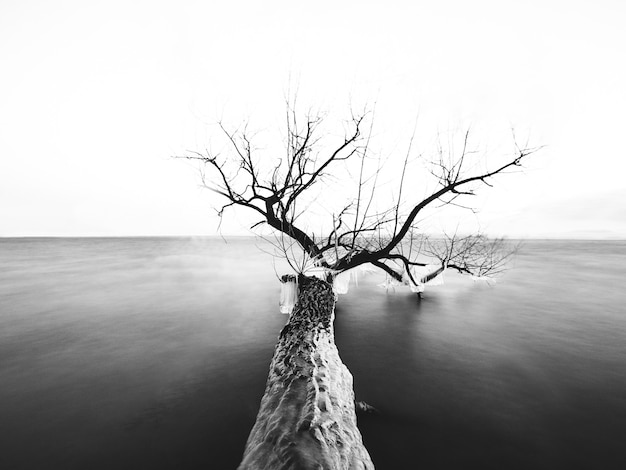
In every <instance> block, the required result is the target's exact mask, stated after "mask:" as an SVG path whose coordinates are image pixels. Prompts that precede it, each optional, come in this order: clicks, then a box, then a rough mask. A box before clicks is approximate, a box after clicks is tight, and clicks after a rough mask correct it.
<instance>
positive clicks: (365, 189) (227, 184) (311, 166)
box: [182, 107, 538, 281]
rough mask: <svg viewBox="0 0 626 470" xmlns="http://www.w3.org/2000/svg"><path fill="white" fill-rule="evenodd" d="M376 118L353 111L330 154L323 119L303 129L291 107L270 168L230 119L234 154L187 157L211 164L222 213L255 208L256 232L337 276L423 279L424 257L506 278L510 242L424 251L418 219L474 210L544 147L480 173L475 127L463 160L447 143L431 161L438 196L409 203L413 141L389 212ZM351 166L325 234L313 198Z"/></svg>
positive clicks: (308, 120) (471, 239) (448, 242)
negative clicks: (312, 223) (376, 154)
mask: <svg viewBox="0 0 626 470" xmlns="http://www.w3.org/2000/svg"><path fill="white" fill-rule="evenodd" d="M368 117H369V113H367V112H365V113H360V114H358V115H354V114H353V115H352V116H351V118H350V120H349V121H348V122H347V124H348V125H347V126H346V129H345V134H344V136H343V137H342V139H341V140H340V142H338V143H337V144H336V145H335V146H334V147H332V148H330V150H328V149H324V148H322V146H321V145H320V146H319V147H320V148H318V144H319V143H320V141H321V139H322V136H320V135H319V127H320V124H321V123H322V122H323V117H322V116H320V115H314V116H311V115H308V116H305V119H304V122H302V123H300V122H299V119H298V118H299V116H298V114H297V112H296V110H294V109H293V108H291V107H288V109H287V139H286V140H287V145H286V152H285V153H284V154H282V155H274V156H273V158H274V160H273V163H272V165H270V166H269V167H268V165H267V164H266V161H261V160H263V159H260V158H259V157H258V156H257V155H256V154H255V150H256V149H255V147H254V144H253V141H254V135H251V134H250V132H249V131H248V129H247V126H244V127H243V128H241V129H237V130H234V131H231V130H228V129H227V128H226V127H225V126H224V125H223V124H222V123H221V122H220V123H219V128H220V131H221V132H222V134H223V136H224V137H225V138H226V139H227V141H228V143H229V146H230V149H227V150H228V151H229V153H228V155H227V156H225V157H221V155H219V154H215V153H212V152H211V151H209V150H205V151H204V152H198V151H190V152H188V153H187V154H186V155H184V156H183V157H182V158H187V159H191V160H197V161H199V162H201V163H202V164H204V165H205V171H204V173H203V183H204V186H205V187H206V188H208V189H210V190H211V191H213V192H215V193H216V194H219V195H220V196H222V197H223V199H224V201H225V202H224V204H223V205H221V206H220V207H219V209H218V211H217V213H218V215H219V216H220V217H222V216H223V215H224V212H225V210H226V209H228V208H229V207H233V206H241V207H245V208H247V209H248V210H250V211H254V212H255V213H256V214H258V216H259V219H260V220H259V222H258V223H257V224H255V225H254V226H253V227H255V226H258V225H261V224H266V225H268V226H269V227H271V228H272V229H274V230H276V231H278V232H280V233H281V234H283V235H286V236H287V237H289V238H291V239H292V240H294V241H295V242H297V243H298V244H299V246H300V247H301V248H302V250H303V251H304V252H305V253H306V255H307V256H308V257H310V259H311V260H313V262H314V263H315V264H316V265H318V266H323V267H325V268H327V269H328V270H329V271H330V272H332V273H335V274H336V273H340V272H342V271H346V270H348V269H352V268H355V267H357V266H359V265H362V264H364V263H371V264H373V265H374V266H376V267H378V268H380V269H382V270H383V271H385V272H386V273H387V274H389V275H390V276H391V277H393V278H394V279H396V280H397V281H407V280H411V281H418V280H412V279H410V277H411V269H410V268H411V266H426V264H428V262H427V261H424V260H422V259H420V257H422V258H423V257H424V256H430V257H432V256H434V257H435V258H436V259H438V260H439V262H441V264H442V267H444V268H452V269H456V270H457V271H459V272H460V273H464V274H471V275H475V276H485V275H492V274H496V273H498V272H500V271H501V270H502V267H503V265H504V262H505V261H506V259H507V258H508V257H509V256H510V254H511V253H510V251H509V250H507V249H506V247H505V244H504V243H503V241H502V240H489V239H488V238H487V237H485V236H483V235H480V234H475V235H471V236H464V237H459V236H457V235H456V234H455V235H454V236H452V237H450V236H446V237H445V238H444V239H443V240H442V243H438V244H437V243H433V241H432V240H431V241H429V242H428V243H424V240H423V239H422V240H420V243H419V245H421V247H420V246H416V243H415V242H416V239H417V238H420V237H423V235H421V236H419V237H417V238H416V234H418V233H419V225H418V224H419V222H420V220H419V219H418V216H419V215H420V214H421V213H422V212H423V211H425V210H426V209H429V208H437V209H443V208H444V207H445V206H456V207H466V208H468V209H470V210H473V209H472V207H471V205H467V203H466V202H465V201H466V200H469V199H471V197H472V196H474V195H475V194H476V191H477V190H478V189H479V188H480V186H486V187H490V186H491V180H492V179H494V177H496V176H498V175H501V174H504V173H508V172H511V171H512V170H515V169H516V168H519V167H520V166H521V164H522V161H523V160H524V159H525V158H526V157H527V156H528V155H530V154H532V153H533V152H535V151H536V150H538V149H537V148H530V147H523V148H520V147H519V146H517V144H516V143H515V150H514V153H513V154H512V155H511V156H510V158H508V159H507V160H505V161H504V162H502V163H501V164H500V165H499V166H496V167H495V168H492V169H488V170H485V171H478V172H476V171H474V172H472V167H471V166H470V165H469V162H470V160H471V158H470V157H472V156H473V154H475V153H476V150H472V149H471V148H470V132H469V131H467V132H466V133H464V135H463V138H462V146H461V149H460V150H459V151H458V154H454V153H453V150H452V149H450V148H448V149H444V148H443V146H441V145H440V146H439V147H438V150H437V154H436V155H435V158H432V159H430V160H429V163H430V164H431V168H430V169H429V171H430V174H431V175H432V177H433V179H434V180H435V181H437V187H436V188H435V190H434V191H433V192H432V193H431V194H429V195H428V196H427V197H425V198H423V199H421V200H415V201H406V199H407V198H406V186H407V180H406V179H407V165H408V164H409V160H410V158H411V147H412V144H413V142H412V141H413V139H411V142H410V144H409V149H408V151H407V152H406V154H405V156H404V159H403V162H402V165H400V166H399V167H398V168H399V169H400V174H399V175H398V178H397V180H396V185H397V193H396V197H395V199H394V200H393V201H391V202H390V203H389V205H388V206H386V207H381V205H380V203H379V202H380V201H378V200H377V196H378V194H377V182H378V180H379V178H380V170H381V165H378V166H376V167H375V168H374V171H373V172H371V173H370V174H366V172H365V171H366V166H367V165H368V163H371V161H372V160H375V159H373V158H372V157H371V156H370V153H371V151H370V140H371V136H372V127H371V121H372V119H369V121H370V122H367V120H368V119H367V118H368ZM364 129H365V130H364ZM323 150H326V153H323V152H322V151H323ZM368 160H369V161H368ZM375 163H380V162H379V161H375ZM349 164H351V168H352V169H355V168H356V173H357V174H358V176H356V177H355V185H354V194H351V195H349V196H348V197H347V199H346V200H345V202H344V204H343V205H342V206H341V207H340V208H339V209H338V210H337V211H336V212H334V213H329V214H328V219H329V223H330V229H327V233H326V234H324V233H322V228H321V227H316V229H317V233H316V232H315V229H311V227H309V226H308V224H306V223H304V224H303V225H301V224H300V220H301V219H302V216H303V215H305V214H306V212H307V210H309V209H310V207H308V206H307V197H308V196H309V193H311V192H312V190H313V189H315V188H316V187H319V186H320V185H321V184H323V183H326V186H325V189H326V190H328V191H331V192H332V191H334V188H333V185H332V184H328V183H329V182H328V180H329V178H330V177H331V176H332V175H334V174H336V173H337V168H341V169H342V170H345V169H346V168H349V167H348V165H349ZM331 183H332V182H331ZM343 185H344V182H339V183H338V186H343ZM462 202H463V204H462ZM435 245H436V246H435ZM426 248H428V249H426ZM407 278H408V279H407Z"/></svg>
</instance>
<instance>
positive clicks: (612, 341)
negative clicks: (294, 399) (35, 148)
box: [0, 238, 626, 469]
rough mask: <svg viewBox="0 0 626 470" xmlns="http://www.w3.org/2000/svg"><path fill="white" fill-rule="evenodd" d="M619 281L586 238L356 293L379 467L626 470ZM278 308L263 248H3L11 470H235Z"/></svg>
mask: <svg viewBox="0 0 626 470" xmlns="http://www.w3.org/2000/svg"><path fill="white" fill-rule="evenodd" d="M277 269H278V271H279V272H282V268H281V267H278V268H277ZM624 279H626V242H578V241H567V242H565V241H549V242H548V241H537V242H527V243H526V244H525V246H524V248H523V250H522V252H521V253H520V254H519V256H518V257H517V258H516V261H515V266H513V267H512V269H511V270H510V271H509V272H508V273H507V275H506V276H505V277H504V278H503V279H502V280H501V282H499V283H498V284H497V285H496V286H495V287H489V286H486V285H482V284H481V285H476V284H473V283H472V282H471V281H469V280H466V279H464V278H459V277H455V276H448V278H447V279H446V285H444V286H441V287H437V288H432V289H430V290H427V291H426V294H425V297H424V298H423V299H422V300H421V301H418V300H417V299H416V298H415V297H414V296H412V295H410V294H409V293H408V292H406V291H398V292H396V293H395V294H394V293H389V294H386V293H385V291H384V290H382V289H381V288H379V287H376V284H377V283H378V282H380V278H377V277H376V276H373V277H371V278H367V279H361V281H360V283H359V287H358V288H357V289H354V288H353V289H352V290H351V292H350V294H348V295H347V296H343V297H341V299H340V303H339V304H338V306H337V319H336V323H335V327H336V336H337V344H338V347H339V350H340V354H341V356H342V358H343V360H344V362H345V363H346V364H347V365H348V367H349V368H350V370H351V371H352V373H353V375H354V378H355V391H356V394H357V398H358V399H359V400H365V401H366V402H368V403H369V404H371V405H373V406H375V407H376V408H378V409H379V411H380V413H379V414H376V415H364V416H360V417H359V427H360V428H361V431H362V433H363V437H364V440H365V443H366V446H367V447H368V449H369V451H370V453H371V455H372V458H373V460H374V463H375V464H376V466H377V468H378V469H396V468H418V467H419V468H428V469H438V468H441V469H443V468H473V467H477V468H478V467H480V468H520V469H521V468H545V469H555V468H605V469H606V468H620V469H621V468H624V462H626V449H624V450H623V449H622V447H623V443H624V442H626V342H625V339H626V312H625V310H626V309H625V308H624V305H626V291H625V290H624V289H623V288H622V286H621V283H622V281H623V280H624ZM278 293H279V285H278V281H277V279H276V275H275V272H274V267H273V264H272V260H271V258H270V257H268V256H267V255H266V254H264V253H263V251H261V250H259V249H258V247H257V246H255V243H254V242H253V241H251V240H250V239H237V238H235V239H231V240H229V243H228V244H225V243H224V242H223V241H222V240H221V239H217V238H215V239H214V238H203V239H184V238H139V239H4V240H1V239H0V468H2V469H31V468H32V469H38V468H64V469H78V468H81V469H83V468H90V469H110V468H117V469H124V468H129V469H130V468H133V469H134V468H151V469H180V468H185V469H195V468H204V469H206V468H215V469H229V468H235V467H236V466H237V464H238V463H239V460H240V458H241V454H242V452H243V447H244V445H245V441H246V438H247V435H248V433H249V431H250V428H251V427H252V424H253V423H254V419H255V417H256V412H257V409H258V404H259V401H260V398H261V396H262V394H263V390H264V385H265V379H266V377H267V369H268V365H269V361H270V359H271V356H272V352H273V347H274V344H275V342H276V338H277V335H278V332H279V330H280V328H281V327H282V325H283V324H284V322H285V319H286V317H285V316H283V315H280V314H279V313H278V308H277V302H278Z"/></svg>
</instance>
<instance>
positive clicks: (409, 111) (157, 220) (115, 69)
mask: <svg viewBox="0 0 626 470" xmlns="http://www.w3.org/2000/svg"><path fill="white" fill-rule="evenodd" d="M625 13H626V3H624V2H622V1H617V0H616V1H610V0H595V1H593V2H592V1H571V0H570V1H549V0H542V1H523V2H522V1H517V2H513V1H502V0H500V1H472V2H468V1H464V0H458V1H436V2H435V1H428V2H426V1H424V2H419V1H415V2H409V1H406V2H393V1H386V2H368V1H358V2H356V1H355V2H348V1H342V2H339V1H336V2H320V1H316V2H294V1H285V2H277V1H264V2H253V1H228V2H214V1H206V0H203V1H181V0H178V1H171V2H170V1H158V0H151V1H145V2H144V1H129V0H126V1H113V0H108V1H106V2H105V1H100V2H96V1H85V0H82V1H29V0H19V1H12V0H2V2H0V66H1V73H0V236H81V235H88V236H93V235H104V236H111V235H115V236H117V235H213V234H216V227H217V218H216V216H215V215H214V211H212V209H211V207H212V199H213V198H214V195H213V194H211V193H208V192H206V191H202V190H201V189H200V188H199V184H198V183H199V178H198V174H197V172H196V171H195V170H194V169H193V168H192V167H191V166H190V165H188V164H187V163H186V162H182V161H178V160H174V159H171V158H170V156H171V155H174V154H179V153H181V152H182V151H184V150H185V149H189V148H203V147H205V146H206V145H208V144H209V142H210V136H211V134H212V132H214V126H213V123H214V122H215V121H216V120H217V119H219V118H224V119H225V120H226V121H230V122H233V123H237V122H238V121H239V120H240V119H241V118H251V119H252V120H253V121H255V120H256V121H257V122H258V123H259V126H260V127H262V124H267V126H268V127H272V126H277V125H280V124H281V123H282V120H281V116H282V115H281V112H282V110H283V105H284V95H285V91H286V89H287V88H288V86H289V84H290V83H297V84H298V86H299V90H300V91H299V100H300V102H306V103H308V104H313V105H315V106H317V107H321V108H325V109H333V110H334V109H335V108H343V109H347V104H348V103H349V102H351V101H354V100H356V101H357V102H358V101H362V100H369V101H370V102H373V101H376V103H377V105H376V106H377V113H378V114H377V116H380V117H377V119H378V121H379V122H382V123H383V129H387V130H389V129H396V130H400V131H405V130H408V131H410V126H407V123H409V122H412V120H413V119H414V116H415V115H416V113H417V112H418V111H419V115H420V121H419V124H418V125H419V126H422V129H423V130H425V131H430V130H433V131H436V130H437V129H441V128H442V127H444V128H446V126H447V127H450V126H456V125H458V124H459V123H461V124H466V123H478V124H477V125H478V128H479V129H481V132H482V134H483V136H485V135H487V136H488V135H489V134H490V133H491V132H492V131H493V133H494V134H495V133H497V132H500V131H501V130H502V129H508V128H509V127H511V126H514V127H515V128H516V129H518V130H519V131H520V132H522V133H524V135H526V134H528V133H530V136H531V142H532V143H533V144H544V145H547V147H546V148H545V150H543V151H542V152H541V153H540V154H538V155H537V156H536V157H534V158H533V159H532V160H531V161H529V163H528V165H527V168H526V170H525V172H524V173H523V174H519V175H517V174H516V175H511V176H506V177H504V179H500V180H498V181H497V182H496V187H495V188H494V189H490V193H489V197H488V198H487V199H485V200H484V201H483V202H481V205H482V206H481V213H480V217H481V224H482V227H483V228H484V229H485V230H486V231H487V232H489V233H492V234H508V235H509V236H513V237H518V236H529V237H568V238H572V237H577V238H615V237H621V238H626V184H624V170H626V151H625V150H624V149H625V147H626V146H625V145H624V132H625V130H626V112H625V110H626V86H624V84H625V83H626V28H624V24H625V22H626V15H625ZM290 77H291V78H290ZM231 215H232V217H230V219H229V220H228V222H227V223H225V224H224V226H223V227H222V229H223V232H225V233H242V232H241V224H244V223H246V222H247V220H245V217H240V216H238V215H236V214H234V213H231Z"/></svg>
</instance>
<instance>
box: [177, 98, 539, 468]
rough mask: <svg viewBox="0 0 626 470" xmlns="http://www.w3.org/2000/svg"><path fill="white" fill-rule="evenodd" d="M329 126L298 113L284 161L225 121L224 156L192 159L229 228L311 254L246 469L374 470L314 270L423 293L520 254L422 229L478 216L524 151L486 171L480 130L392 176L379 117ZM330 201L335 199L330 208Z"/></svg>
mask: <svg viewBox="0 0 626 470" xmlns="http://www.w3.org/2000/svg"><path fill="white" fill-rule="evenodd" d="M324 123H325V118H324V116H322V115H321V114H315V113H309V114H307V115H305V116H304V117H303V118H301V116H300V115H299V114H298V113H297V111H296V110H295V109H294V107H293V106H287V112H286V136H285V144H286V145H285V150H284V152H282V153H280V154H278V155H277V154H270V153H268V151H267V149H265V148H262V147H261V146H258V144H257V143H256V142H258V140H257V137H258V136H257V135H256V134H254V133H252V132H250V131H249V129H248V126H247V125H244V126H242V127H241V128H238V129H235V130H230V129H228V128H227V127H226V126H225V125H224V124H223V123H221V122H220V123H219V129H220V131H219V132H220V134H221V136H222V137H223V138H224V141H225V146H224V147H223V149H222V151H223V152H225V156H222V155H221V153H220V152H219V151H218V152H213V151H211V150H208V149H207V150H205V151H204V152H198V151H190V152H188V153H187V154H185V155H183V156H182V157H181V158H187V159H190V160H195V161H199V162H200V163H201V164H202V167H203V183H204V186H205V187H206V188H208V189H210V190H211V191H213V192H214V193H216V194H218V195H219V196H220V197H221V199H222V201H223V204H222V205H220V206H219V208H218V210H217V213H218V215H219V216H220V217H222V216H223V215H224V212H225V210H226V209H228V208H230V207H237V206H238V207H243V208H246V209H247V210H248V211H250V212H251V213H254V214H256V215H257V216H258V219H259V220H258V222H257V223H255V224H254V225H253V227H256V226H259V225H266V226H269V227H270V228H271V229H273V230H274V231H275V232H276V233H277V234H278V237H277V238H276V240H278V241H277V244H276V246H277V247H278V248H279V251H281V252H282V253H283V255H284V256H285V257H286V258H287V259H288V260H290V258H296V257H297V255H296V254H294V250H293V248H294V244H297V246H299V248H300V250H301V251H302V256H301V257H300V259H299V260H295V259H291V260H290V261H291V262H290V264H291V266H292V268H293V269H294V270H296V271H299V272H300V274H301V276H300V286H299V287H300V292H299V297H298V301H297V305H296V308H295V310H294V311H293V313H292V315H291V316H290V319H289V322H288V324H287V325H286V326H285V328H284V329H283V331H281V334H280V337H279V341H278V344H277V346H276V350H275V353H274V358H273V360H272V364H271V366H270V374H269V377H268V382H267V386H266V390H265V394H264V396H263V399H262V401H261V407H260V410H259V414H258V416H257V421H256V423H255V426H254V428H253V429H252V432H251V433H250V437H249V439H248V443H247V445H246V450H245V453H244V459H243V461H242V464H241V466H240V468H241V469H260V468H268V469H269V468H272V469H278V468H281V469H288V468H289V469H291V468H293V469H296V468H298V469H299V468H324V469H339V468H342V469H343V468H346V469H348V468H373V464H372V462H371V460H370V458H369V455H368V453H367V451H366V450H365V448H364V447H363V443H362V439H361V435H360V432H359V431H358V429H357V427H356V418H355V406H354V392H353V390H352V377H351V375H350V373H349V371H348V369H347V368H346V367H345V365H343V363H342V362H341V360H340V359H339V355H338V353H337V349H336V347H335V344H334V336H333V329H332V322H333V315H334V303H335V298H334V295H333V292H332V289H331V287H330V286H329V285H328V284H327V283H325V282H324V281H321V280H317V279H312V278H308V277H306V276H303V275H302V274H303V271H305V266H306V265H307V264H314V265H316V266H318V267H323V268H325V269H326V270H327V272H328V273H330V274H331V275H336V274H338V273H341V272H343V271H346V270H349V269H353V268H356V267H357V266H360V265H363V264H365V263H370V264H372V265H374V266H376V267H377V268H380V269H381V270H383V271H384V272H385V273H387V275H388V276H391V277H392V278H393V279H394V280H396V281H399V282H407V283H413V284H419V283H424V282H427V281H429V280H430V279H432V278H434V277H435V276H437V275H438V274H439V273H441V272H442V271H443V270H444V269H446V268H450V269H454V270H457V271H458V272H460V273H462V274H469V275H473V276H480V277H483V276H490V275H494V274H497V273H499V272H500V271H501V270H502V269H503V267H504V264H505V262H506V261H507V259H508V258H509V257H510V256H511V253H512V250H511V249H510V248H508V247H507V246H506V244H505V242H504V241H503V240H502V239H495V240H492V239H489V238H487V237H485V236H484V235H481V234H473V235H464V236H461V235H458V234H457V233H455V234H454V235H445V236H444V237H439V238H430V237H427V236H426V235H424V234H423V233H422V232H421V230H420V223H421V222H422V219H421V218H422V216H423V214H424V213H425V212H426V211H427V210H430V209H435V210H437V211H442V210H445V209H446V208H450V207H462V208H467V209H468V210H473V209H472V205H471V204H470V203H471V200H472V197H474V196H475V194H476V193H477V191H478V190H479V189H480V188H481V187H490V186H491V184H492V181H493V180H494V179H495V177H497V176H499V175H502V174H505V173H509V172H511V171H514V170H516V169H519V167H520V166H521V165H522V163H523V161H524V160H525V159H526V157H528V156H529V155H530V154H532V153H533V152H535V151H536V150H537V149H536V148H530V147H528V146H525V147H520V146H518V145H517V144H516V143H515V141H514V142H513V144H514V145H513V146H512V148H513V153H512V154H510V155H509V156H508V157H506V156H505V159H504V160H503V161H502V162H501V163H500V164H499V165H496V166H495V167H493V168H491V169H483V170H479V169H477V167H476V166H475V165H476V162H475V157H477V156H478V155H477V151H476V149H474V148H473V147H472V145H471V134H470V132H469V131H467V132H465V133H464V134H461V138H460V139H457V140H458V141H457V142H455V143H454V144H455V145H452V144H449V145H443V144H441V145H438V146H437V147H436V149H435V152H434V157H431V158H424V157H423V156H422V155H421V154H419V153H416V152H415V148H414V147H415V146H414V143H413V140H414V138H413V137H411V139H410V141H409V143H408V145H407V150H406V151H405V152H402V154H401V158H400V160H399V162H398V163H397V164H396V165H395V166H393V165H390V164H389V162H388V161H386V160H385V159H383V158H382V157H381V156H380V154H376V153H375V152H373V151H372V140H373V138H374V134H373V127H374V126H373V116H372V113H368V112H361V113H354V112H353V113H351V116H350V118H349V119H348V120H347V121H346V122H345V123H344V129H343V133H342V135H340V136H339V137H337V136H336V135H333V134H332V133H329V132H327V131H324V130H323V126H322V125H323V124H324ZM513 140H514V139H513ZM416 162H419V163H421V164H423V165H425V166H423V168H425V169H426V171H427V173H428V175H429V177H430V178H431V180H432V181H434V184H435V186H434V188H433V189H432V191H430V192H428V193H426V196H425V197H420V198H416V197H415V194H416V193H418V192H419V191H417V190H416V188H418V187H417V186H416V184H415V181H416V180H414V179H413V178H414V176H413V175H412V174H411V172H410V168H411V167H412V166H414V164H415V163H416ZM387 168H394V169H397V170H398V174H397V176H396V178H395V179H394V180H391V181H392V184H391V185H390V184H389V182H388V181H383V179H384V178H385V176H384V173H385V171H386V169H387ZM342 175H343V176H349V177H351V179H350V178H348V179H346V178H342ZM420 181H421V180H420ZM383 187H384V188H387V192H386V193H385V194H383V192H382V191H381V188H383ZM389 188H390V189H391V190H389ZM419 189H422V188H421V186H420V187H419ZM421 192H422V194H423V189H422V190H421ZM328 194H332V198H328V197H326V198H325V199H324V195H328ZM322 199H324V201H325V203H324V204H321V205H323V206H324V207H323V209H324V210H320V207H319V206H320V204H319V202H320V200H322ZM329 199H332V203H328V204H326V202H328V200H329ZM338 201H341V202H339V203H338ZM316 203H317V206H316ZM311 214H315V215H316V217H314V218H312V217H310V216H311ZM312 219H314V220H312ZM289 240H291V241H289ZM433 260H436V262H437V264H438V268H436V269H435V270H433V271H431V272H429V273H427V274H426V275H420V276H419V278H416V276H414V272H415V268H416V267H424V266H426V265H428V264H432V263H433Z"/></svg>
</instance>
